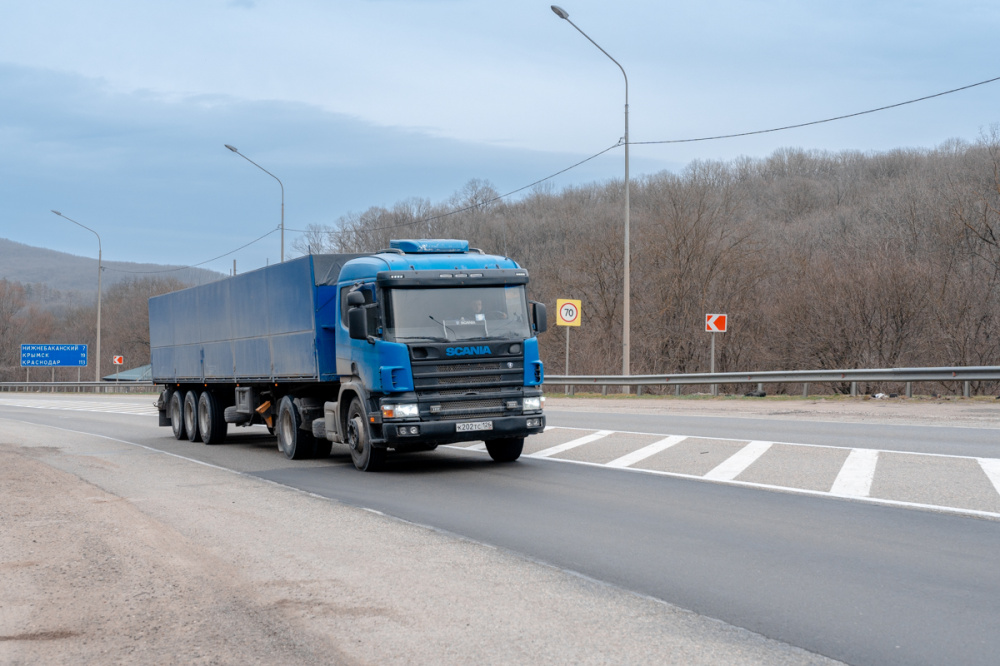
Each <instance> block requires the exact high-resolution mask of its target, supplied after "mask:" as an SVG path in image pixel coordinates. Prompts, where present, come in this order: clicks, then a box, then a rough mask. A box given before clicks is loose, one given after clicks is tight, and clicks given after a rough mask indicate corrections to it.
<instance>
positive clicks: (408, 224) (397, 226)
mask: <svg viewBox="0 0 1000 666" xmlns="http://www.w3.org/2000/svg"><path fill="white" fill-rule="evenodd" d="M623 145H624V142H623V141H621V140H619V141H618V143H616V144H614V145H613V146H608V147H607V148H605V149H604V150H602V151H601V152H599V153H595V154H593V155H591V156H590V157H588V158H586V159H583V160H580V161H579V162H577V163H576V164H573V165H571V166H568V167H566V168H565V169H562V170H560V171H556V172H555V173H553V174H550V175H548V176H545V177H544V178H539V179H538V180H536V181H535V182H533V183H528V184H527V185H525V186H523V187H519V188H517V189H516V190H511V191H510V192H507V193H506V194H499V195H497V196H495V197H493V198H492V199H487V200H486V201H480V202H478V203H474V204H472V205H470V206H466V207H465V208H458V209H455V210H451V211H448V212H447V213H441V214H440V215H434V216H432V217H425V218H421V219H419V220H413V221H411V222H401V223H400V224H390V225H388V226H384V227H372V228H370V229H366V231H384V230H386V229H400V228H402V227H412V226H413V225H416V224H423V223H425V222H434V221H436V220H440V219H442V218H445V217H449V216H451V215H457V214H458V213H464V212H465V211H467V210H472V209H474V208H482V207H483V206H488V205H490V204H491V203H493V202H495V201H500V200H501V199H506V198H507V197H509V196H512V195H514V194H517V193H518V192H523V191H524V190H526V189H528V188H530V187H534V186H535V185H539V184H541V183H544V182H545V181H547V180H551V179H553V178H555V177H556V176H559V175H561V174H564V173H566V172H567V171H569V170H571V169H575V168H576V167H578V166H580V165H581V164H586V163H587V162H589V161H590V160H592V159H596V158H598V157H600V156H601V155H603V154H604V153H606V152H608V151H610V150H614V149H615V148H620V147H621V146H623ZM294 231H302V230H300V229H295V230H294Z"/></svg>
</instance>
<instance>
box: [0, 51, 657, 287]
mask: <svg viewBox="0 0 1000 666" xmlns="http://www.w3.org/2000/svg"><path fill="white" fill-rule="evenodd" d="M0 91H2V92H0V198H2V200H3V201H4V202H5V212H4V213H3V215H4V217H5V218H6V219H5V224H4V225H3V227H4V232H3V234H2V235H4V236H8V237H10V238H11V239H12V240H15V241H18V242H22V243H27V244H30V245H38V246H42V247H49V248H52V249H57V250H61V251H68V252H74V251H80V250H79V244H80V243H81V239H80V238H79V237H78V236H77V235H76V234H75V233H73V230H68V229H66V228H65V224H66V223H65V222H62V221H60V220H58V219H57V218H55V217H54V216H52V214H51V213H49V210H50V209H52V208H55V209H58V210H62V211H63V212H64V213H65V214H66V215H69V216H70V217H72V218H74V219H76V220H78V221H80V222H81V223H84V224H87V225H88V226H91V227H93V228H95V229H96V230H97V231H98V233H100V234H101V236H102V240H103V243H104V252H105V256H106V257H108V258H110V259H115V260H128V261H154V262H162V263H172V264H193V263H198V262H200V261H203V260H205V259H208V258H211V257H214V256H216V255H218V254H221V253H223V252H225V251H228V250H230V249H233V248H235V247H238V246H240V245H242V244H244V243H246V242H248V241H249V240H252V239H254V238H256V237H258V236H260V235H262V234H264V233H266V232H267V231H268V230H270V229H273V228H274V227H276V226H277V225H278V223H279V220H280V188H279V187H278V185H277V183H276V182H274V180H272V179H271V178H270V177H269V176H268V175H267V174H265V173H263V172H261V171H259V170H258V169H256V168H255V167H254V166H253V165H252V164H249V163H248V162H246V161H245V160H242V159H240V158H239V157H238V156H236V155H233V153H231V152H230V151H228V150H226V149H225V148H224V147H223V144H226V143H228V144H232V145H235V146H237V147H238V148H239V149H240V151H241V153H243V154H245V155H246V156H247V157H249V158H250V159H252V160H253V161H254V162H257V163H258V164H260V165H261V166H262V167H264V168H266V169H267V170H268V171H270V172H271V173H273V174H275V175H276V176H277V177H278V178H280V179H281V181H282V183H283V184H284V188H285V223H286V227H287V228H289V229H304V228H306V226H307V225H309V224H330V223H333V222H334V221H335V220H336V219H337V218H338V217H340V216H341V215H344V214H346V213H348V212H350V211H362V210H365V209H367V208H368V207H370V206H376V205H381V206H391V205H392V204H393V203H395V202H396V201H400V200H402V199H407V198H410V197H420V198H426V199H430V200H431V201H433V202H440V201H443V200H446V199H447V198H448V197H449V196H450V195H451V194H452V193H454V192H455V191H456V190H458V189H459V188H460V187H461V186H462V185H464V184H465V183H466V182H467V181H468V180H469V179H471V178H483V179H486V180H489V181H491V182H492V183H493V184H494V185H495V186H496V187H497V189H498V190H500V191H501V192H507V191H510V190H513V189H516V188H518V187H521V186H523V185H526V184H528V183H530V182H533V181H534V180H537V179H539V178H542V177H544V176H546V175H548V174H551V173H554V172H556V171H558V170H560V169H563V168H565V167H567V166H569V165H571V164H573V163H575V162H577V161H579V160H580V159H582V158H583V157H586V155H570V154H551V153H542V152H533V151H526V150H516V149H506V148H499V147H496V146H490V145H484V144H472V143H467V142H461V141H457V140H452V139H443V138H438V137H434V136H431V135H429V134H427V133H424V132H420V131H417V130H407V129H399V128H387V127H380V126H377V125H373V124H371V123H367V122H364V121H362V120H359V119H357V118H353V117H350V116H347V115H344V114H336V113H331V112H328V111H324V110H323V109H320V108H318V107H315V106H311V105H307V104H301V103H294V102H281V101H244V100H238V99H234V98H231V97H228V96H224V95H199V96H191V97H177V96H173V97H171V98H169V99H168V98H165V97H163V96H161V95H158V94H155V93H152V92H148V91H140V92H135V93H121V92H116V91H113V90H110V89H109V87H108V86H107V85H106V83H105V82H103V81H102V80H100V79H89V78H85V77H80V76H74V75H69V74H64V73H58V72H51V71H46V70H37V69H27V68H20V67H13V66H2V65H0ZM609 143H610V142H609ZM606 147H607V145H595V146H593V147H592V149H593V152H597V151H598V150H601V149H603V148H606ZM621 160H622V157H621V154H620V151H612V152H611V153H608V154H607V155H605V156H603V157H602V158H599V159H597V160H594V161H593V162H590V163H588V164H587V165H586V166H585V167H582V168H580V169H578V170H575V171H572V172H570V173H569V174H566V175H565V176H562V177H560V178H559V179H557V180H556V181H554V182H555V184H556V185H557V186H562V185H566V184H570V183H580V182H589V181H598V180H606V179H609V178H616V177H621V165H622V161H621ZM644 166H645V170H647V171H655V170H659V169H661V168H663V167H664V166H665V165H664V164H662V163H656V162H647V163H646V164H645V165H644V164H643V162H642V161H636V160H633V171H634V172H635V173H637V174H638V173H641V172H642V170H643V167H644ZM50 218H51V219H50ZM290 242H291V237H290V236H288V235H286V247H287V246H288V245H290ZM277 250H278V241H277V238H276V237H275V236H272V237H271V238H269V239H268V240H266V241H262V242H261V243H259V244H257V245H254V246H252V247H251V248H248V249H246V250H244V251H242V252H240V253H239V255H237V259H238V261H240V262H245V264H244V263H241V266H243V268H244V269H245V268H250V267H255V266H259V265H263V264H264V263H265V262H266V261H276V260H277V258H278V252H277ZM227 263H228V264H229V265H231V259H226V260H224V261H223V262H220V264H219V265H216V266H209V267H210V268H215V269H217V270H223V271H224V270H226V264H227Z"/></svg>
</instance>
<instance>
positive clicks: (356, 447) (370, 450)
mask: <svg viewBox="0 0 1000 666" xmlns="http://www.w3.org/2000/svg"><path fill="white" fill-rule="evenodd" d="M347 445H348V446H349V447H350V448H351V460H353V461H354V466H355V467H357V468H358V469H360V470H361V471H362V472H377V471H379V470H380V469H382V467H383V466H384V465H385V455H386V449H376V448H374V447H373V446H372V445H371V438H370V437H369V436H368V424H367V423H365V410H364V409H362V408H361V401H360V400H358V399H357V398H355V399H354V400H353V401H351V408H350V409H349V410H348V412H347Z"/></svg>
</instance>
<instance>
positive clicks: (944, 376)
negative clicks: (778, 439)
mask: <svg viewBox="0 0 1000 666" xmlns="http://www.w3.org/2000/svg"><path fill="white" fill-rule="evenodd" d="M974 381H1000V366H995V365H986V366H973V367H949V368H890V369H883V370H876V369H854V370H773V371H766V372H715V373H710V372H700V373H690V374H677V375H630V376H628V377H624V376H621V375H548V376H546V377H545V383H546V384H547V385H551V386H567V387H569V390H570V393H572V392H573V391H574V389H575V388H576V387H583V386H600V387H602V390H601V392H602V393H605V394H606V393H607V387H608V386H628V387H632V386H635V387H637V392H638V393H640V394H641V393H642V387H643V386H674V387H675V393H676V394H678V395H679V394H680V388H681V386H685V385H711V386H712V387H713V390H712V393H713V394H717V389H718V385H719V384H756V385H757V391H758V392H761V391H763V386H764V385H765V384H803V385H804V386H803V395H808V392H809V385H810V384H844V383H848V382H849V383H850V385H851V395H853V396H856V395H857V394H858V382H878V383H895V384H905V385H906V395H907V397H912V396H913V383H914V382H964V386H963V394H964V395H965V397H969V396H970V395H971V382H974Z"/></svg>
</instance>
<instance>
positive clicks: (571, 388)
mask: <svg viewBox="0 0 1000 666" xmlns="http://www.w3.org/2000/svg"><path fill="white" fill-rule="evenodd" d="M566 389H567V390H568V391H569V394H570V395H576V387H575V386H573V385H572V384H570V385H569V386H567V387H566Z"/></svg>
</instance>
